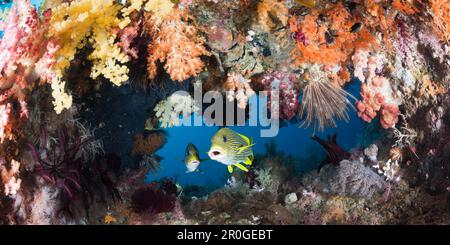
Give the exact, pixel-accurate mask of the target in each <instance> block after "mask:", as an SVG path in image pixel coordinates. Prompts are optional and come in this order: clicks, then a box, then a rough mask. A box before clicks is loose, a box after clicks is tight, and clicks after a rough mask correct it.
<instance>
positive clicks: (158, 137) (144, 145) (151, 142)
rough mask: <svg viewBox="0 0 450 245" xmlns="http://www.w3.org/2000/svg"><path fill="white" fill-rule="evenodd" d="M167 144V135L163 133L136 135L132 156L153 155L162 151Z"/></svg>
mask: <svg viewBox="0 0 450 245" xmlns="http://www.w3.org/2000/svg"><path fill="white" fill-rule="evenodd" d="M165 143H166V135H165V134H164V133H163V132H154V133H151V134H149V135H147V136H144V135H143V134H136V135H135V136H134V142H133V149H132V150H131V155H133V156H144V155H151V154H153V153H154V152H155V151H157V150H159V149H161V147H162V146H163V145H164V144H165Z"/></svg>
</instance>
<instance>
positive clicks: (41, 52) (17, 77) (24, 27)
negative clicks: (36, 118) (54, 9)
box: [0, 0, 56, 142]
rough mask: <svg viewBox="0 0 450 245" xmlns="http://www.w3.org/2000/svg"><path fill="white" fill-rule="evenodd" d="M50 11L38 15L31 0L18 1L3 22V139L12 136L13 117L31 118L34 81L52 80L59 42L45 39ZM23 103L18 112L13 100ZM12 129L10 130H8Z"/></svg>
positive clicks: (0, 137)
mask: <svg viewBox="0 0 450 245" xmlns="http://www.w3.org/2000/svg"><path fill="white" fill-rule="evenodd" d="M49 17H50V12H45V13H44V19H43V20H41V19H40V18H39V16H38V13H37V11H36V8H34V7H33V6H32V5H31V4H30V1H28V0H17V1H15V2H14V4H13V6H12V8H11V10H10V12H9V15H8V18H7V19H6V20H5V22H4V23H3V26H2V27H3V28H4V36H3V38H2V39H1V42H0V74H1V75H0V90H1V92H0V106H1V110H0V111H1V113H0V114H1V126H0V131H1V132H0V140H1V142H3V140H5V139H12V135H11V134H12V132H11V129H10V127H11V125H9V124H11V120H17V118H13V116H12V115H14V116H16V115H18V117H19V119H22V118H26V117H28V110H27V108H26V105H27V104H26V94H27V91H28V90H30V89H31V88H32V87H33V85H34V82H35V81H36V80H37V79H38V78H39V77H41V78H42V80H49V79H51V77H52V72H51V70H50V68H51V66H52V64H53V63H54V52H55V48H56V45H55V44H54V43H52V42H50V43H48V42H47V39H46V38H45V33H46V31H47V26H48V20H49ZM11 100H17V101H18V102H19V104H20V109H19V112H17V113H16V112H15V111H14V109H13V108H14V107H12V106H11V103H12V101H11ZM8 128H9V129H8Z"/></svg>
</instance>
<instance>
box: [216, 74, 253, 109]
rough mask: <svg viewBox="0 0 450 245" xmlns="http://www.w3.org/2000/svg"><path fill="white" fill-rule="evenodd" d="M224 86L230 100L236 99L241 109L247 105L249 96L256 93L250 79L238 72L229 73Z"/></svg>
mask: <svg viewBox="0 0 450 245" xmlns="http://www.w3.org/2000/svg"><path fill="white" fill-rule="evenodd" d="M223 88H224V90H225V91H226V92H227V99H228V101H234V99H236V100H237V102H238V107H239V108H241V109H245V108H246V107H247V102H248V99H249V97H250V96H252V95H253V94H254V93H255V91H253V89H252V88H251V87H250V80H248V79H246V78H244V77H243V76H242V75H240V74H236V73H229V74H228V79H227V80H226V81H225V83H224V84H223Z"/></svg>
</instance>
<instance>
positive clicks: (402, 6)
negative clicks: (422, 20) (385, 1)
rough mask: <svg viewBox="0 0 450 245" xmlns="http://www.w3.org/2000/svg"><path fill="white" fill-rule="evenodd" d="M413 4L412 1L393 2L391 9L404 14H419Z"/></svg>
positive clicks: (399, 0) (397, 0)
mask: <svg viewBox="0 0 450 245" xmlns="http://www.w3.org/2000/svg"><path fill="white" fill-rule="evenodd" d="M414 2H415V1H414V0H394V1H393V2H392V7H394V9H396V10H397V11H399V12H402V13H405V14H416V13H418V12H419V9H417V7H416V6H414Z"/></svg>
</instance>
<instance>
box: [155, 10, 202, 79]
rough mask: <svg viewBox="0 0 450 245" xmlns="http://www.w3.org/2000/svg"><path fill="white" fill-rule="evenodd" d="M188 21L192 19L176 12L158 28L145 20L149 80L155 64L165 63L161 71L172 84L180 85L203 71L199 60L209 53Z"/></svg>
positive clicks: (184, 13) (181, 12)
mask: <svg viewBox="0 0 450 245" xmlns="http://www.w3.org/2000/svg"><path fill="white" fill-rule="evenodd" d="M190 21H192V20H191V17H190V16H189V15H188V14H187V13H186V12H184V11H182V10H179V9H174V10H173V11H172V13H170V14H168V15H167V16H166V17H165V18H164V19H163V21H162V23H161V24H160V25H159V26H158V25H156V24H153V23H151V20H150V18H147V22H149V23H148V24H147V29H148V30H149V32H150V33H151V35H152V42H151V44H150V45H149V46H148V53H149V56H148V59H147V62H148V64H147V70H148V77H149V79H154V78H155V77H156V75H157V62H158V61H159V62H161V63H165V65H164V69H165V70H166V72H167V73H168V74H169V75H170V78H171V79H172V80H175V81H180V82H181V81H183V80H185V79H188V78H189V77H191V76H196V75H198V74H199V73H200V72H201V71H202V69H203V67H204V64H203V62H202V60H201V59H200V57H201V56H202V55H209V52H208V51H207V50H206V49H205V47H204V46H203V44H204V42H205V39H204V38H203V37H200V36H199V35H198V33H197V29H196V28H195V26H193V25H192V24H191V23H190Z"/></svg>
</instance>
